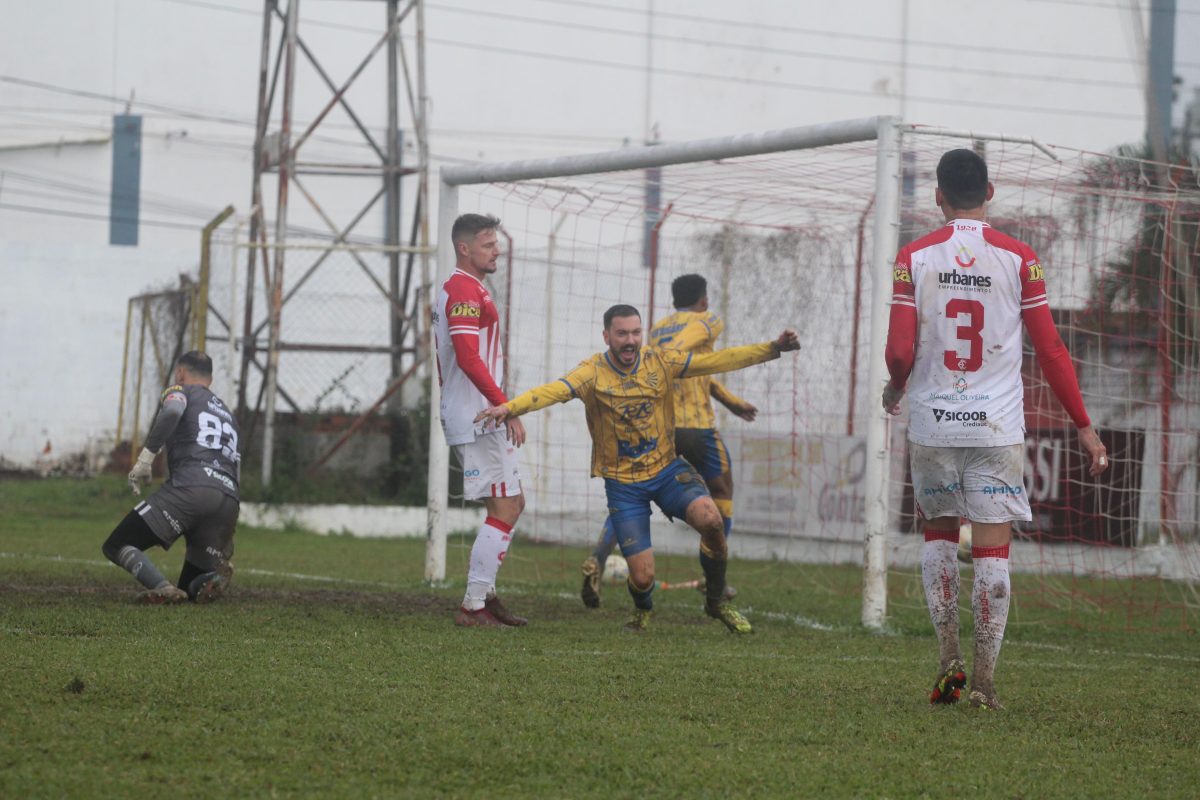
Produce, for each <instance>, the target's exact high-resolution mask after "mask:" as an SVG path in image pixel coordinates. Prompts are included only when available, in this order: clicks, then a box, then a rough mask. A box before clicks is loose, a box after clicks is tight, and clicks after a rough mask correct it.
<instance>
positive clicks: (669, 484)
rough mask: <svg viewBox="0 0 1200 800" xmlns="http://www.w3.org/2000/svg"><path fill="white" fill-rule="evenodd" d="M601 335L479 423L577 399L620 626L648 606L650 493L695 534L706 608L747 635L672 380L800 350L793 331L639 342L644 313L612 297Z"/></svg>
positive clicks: (639, 622)
mask: <svg viewBox="0 0 1200 800" xmlns="http://www.w3.org/2000/svg"><path fill="white" fill-rule="evenodd" d="M604 343H605V344H606V345H608V350H607V351H605V352H603V353H597V354H596V355H594V356H592V357H591V358H588V359H585V360H584V361H583V362H582V363H580V364H579V366H577V367H576V368H575V369H573V370H571V371H570V372H569V373H567V374H566V375H565V376H563V377H562V378H560V379H559V380H556V381H552V382H550V383H547V384H543V385H542V386H538V387H537V388H535V389H530V390H529V391H527V392H525V393H523V394H521V395H518V396H517V397H515V398H513V399H512V400H509V401H508V402H507V403H504V404H503V405H498V406H492V407H490V408H487V409H485V410H483V411H481V412H480V413H479V416H478V417H477V418H476V419H477V421H478V420H482V419H485V418H490V419H491V420H493V421H494V422H495V423H496V424H499V423H501V422H504V421H505V420H507V419H509V418H510V417H519V416H521V415H522V414H527V413H529V412H531V411H537V410H538V409H542V408H547V407H548V406H551V405H554V404H555V403H565V402H567V401H568V400H571V399H573V398H578V399H580V400H582V401H583V404H584V409H585V412H586V414H587V423H588V432H589V433H590V434H591V439H592V475H593V476H599V477H602V478H604V491H605V494H606V495H607V498H608V509H609V518H610V519H611V521H612V525H613V529H614V531H615V532H616V536H617V544H618V545H619V546H620V548H621V552H622V554H623V555H624V556H625V559H626V560H627V561H628V562H629V579H628V585H629V594H630V595H631V596H632V597H633V604H634V607H635V608H634V614H633V617H632V619H630V621H629V623H628V624H627V625H626V626H625V628H626V630H630V631H635V632H640V631H643V630H645V628H646V625H647V623H648V622H649V619H650V614H651V611H652V609H653V607H654V602H653V592H654V550H653V545H652V543H651V541H650V502H651V501H654V503H655V504H656V505H657V506H658V507H659V508H660V509H662V511H663V513H665V514H666V515H667V516H668V517H670V518H672V519H673V518H675V517H682V518H683V519H684V520H686V521H687V523H688V524H689V525H691V526H692V527H693V528H694V529H695V530H696V531H697V532H699V534H700V566H701V567H702V568H703V570H704V576H705V580H706V584H707V586H706V590H705V612H706V613H707V614H708V615H709V616H710V617H714V618H716V619H719V620H720V621H721V622H722V623H724V625H725V626H726V627H727V628H728V629H729V630H731V631H733V632H735V633H750V632H751V630H752V627H751V625H750V622H749V621H748V620H747V619H746V618H745V617H744V616H742V614H741V613H740V612H739V611H738V610H737V609H736V608H734V607H733V605H731V604H730V603H729V601H728V600H726V599H725V598H724V593H725V571H726V556H727V549H726V546H725V531H724V525H723V523H722V521H721V513H720V511H718V510H717V506H716V504H714V503H713V501H712V498H711V497H710V496H709V494H708V489H707V488H706V487H705V485H704V482H703V481H702V480H701V478H700V476H699V475H698V474H697V473H696V471H695V469H693V468H692V467H691V465H689V464H688V463H687V462H686V461H684V460H683V459H682V458H679V457H678V456H677V455H676V454H675V404H674V394H675V379H676V378H684V377H689V376H695V375H711V374H713V373H717V372H730V371H732V370H735V369H742V368H744V367H749V366H751V365H753V364H761V363H762V362H764V361H771V360H773V359H776V358H778V357H779V354H780V353H782V352H784V351H788V350H798V349H799V348H800V341H799V340H798V339H797V338H796V334H795V332H794V331H791V330H785V331H784V332H783V333H782V334H780V335H779V338H778V339H775V340H774V341H771V342H763V343H761V344H752V345H744V346H742V347H731V348H728V349H726V350H718V351H717V352H715V353H685V352H682V351H680V350H671V349H662V348H657V347H642V320H641V315H640V314H639V313H638V311H637V309H636V308H634V307H633V306H628V305H616V306H613V307H612V308H610V309H608V311H606V312H604Z"/></svg>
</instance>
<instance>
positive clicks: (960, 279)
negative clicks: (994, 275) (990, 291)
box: [938, 271, 992, 289]
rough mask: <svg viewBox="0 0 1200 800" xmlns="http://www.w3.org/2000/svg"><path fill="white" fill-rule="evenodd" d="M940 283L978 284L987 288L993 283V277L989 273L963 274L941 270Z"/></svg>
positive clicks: (956, 284) (981, 287)
mask: <svg viewBox="0 0 1200 800" xmlns="http://www.w3.org/2000/svg"><path fill="white" fill-rule="evenodd" d="M938 283H940V284H942V285H943V286H976V287H978V288H980V289H986V288H988V287H989V286H991V285H992V279H991V277H989V276H987V275H962V274H960V273H958V272H954V271H951V272H939V273H938Z"/></svg>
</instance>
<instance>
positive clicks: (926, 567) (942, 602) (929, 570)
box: [921, 531, 962, 668]
mask: <svg viewBox="0 0 1200 800" xmlns="http://www.w3.org/2000/svg"><path fill="white" fill-rule="evenodd" d="M921 580H922V582H923V583H924V584H925V603H926V605H927V606H928V607H929V621H930V622H932V623H933V629H934V631H936V632H937V638H938V653H939V656H938V663H939V665H940V666H941V667H943V668H945V667H946V666H947V665H948V664H949V663H950V662H951V661H952V660H954V659H956V658H961V657H962V650H961V648H960V646H959V643H958V531H954V532H948V531H927V532H926V533H925V544H924V546H923V547H922V548H921Z"/></svg>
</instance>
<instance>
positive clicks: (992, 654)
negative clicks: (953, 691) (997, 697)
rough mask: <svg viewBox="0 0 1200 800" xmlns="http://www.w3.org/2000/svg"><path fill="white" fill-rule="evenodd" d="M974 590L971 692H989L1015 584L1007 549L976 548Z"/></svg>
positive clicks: (974, 554)
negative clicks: (980, 690)
mask: <svg viewBox="0 0 1200 800" xmlns="http://www.w3.org/2000/svg"><path fill="white" fill-rule="evenodd" d="M971 557H972V559H973V560H974V561H975V586H974V588H973V589H972V591H971V610H972V611H974V612H975V663H974V664H973V665H972V667H971V688H972V689H974V688H980V689H983V690H985V691H990V690H991V689H992V688H993V684H992V677H993V673H994V671H995V669H996V659H998V658H999V657H1000V645H1001V644H1003V642H1004V626H1005V624H1006V623H1007V622H1008V603H1009V599H1010V597H1011V595H1012V582H1011V581H1010V579H1009V573H1008V545H1004V546H1003V547H975V548H972V550H971Z"/></svg>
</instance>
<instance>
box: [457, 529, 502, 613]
mask: <svg viewBox="0 0 1200 800" xmlns="http://www.w3.org/2000/svg"><path fill="white" fill-rule="evenodd" d="M510 541H512V526H511V525H507V524H505V523H503V522H501V521H500V520H498V519H496V518H495V517H488V518H487V519H485V520H484V521H483V524H482V525H480V526H479V533H477V534H476V535H475V544H474V545H472V546H471V568H470V570H469V571H468V572H467V594H466V596H465V597H463V608H465V609H467V610H468V611H478V610H479V609H481V608H483V604H484V603H485V602H486V601H487V598H488V595H489V594H495V592H496V573H497V572H499V571H500V564H501V563H502V562H503V561H504V555H505V554H506V553H507V552H508V544H509V542H510Z"/></svg>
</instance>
